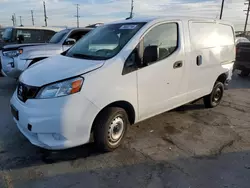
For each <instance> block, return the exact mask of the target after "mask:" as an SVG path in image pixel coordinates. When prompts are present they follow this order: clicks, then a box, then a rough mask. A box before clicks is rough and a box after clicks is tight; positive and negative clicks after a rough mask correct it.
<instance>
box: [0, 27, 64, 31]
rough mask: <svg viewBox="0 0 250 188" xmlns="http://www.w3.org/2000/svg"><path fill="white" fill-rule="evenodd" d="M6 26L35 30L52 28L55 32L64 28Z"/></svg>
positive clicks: (50, 28)
mask: <svg viewBox="0 0 250 188" xmlns="http://www.w3.org/2000/svg"><path fill="white" fill-rule="evenodd" d="M6 28H14V29H37V30H52V31H55V32H58V31H61V30H64V29H65V28H57V27H5V28H4V29H6Z"/></svg>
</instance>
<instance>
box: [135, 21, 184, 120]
mask: <svg viewBox="0 0 250 188" xmlns="http://www.w3.org/2000/svg"><path fill="white" fill-rule="evenodd" d="M181 29H182V24H181V22H170V23H161V24H158V25H156V26H154V27H153V28H152V29H151V30H150V31H149V32H148V33H147V34H146V35H145V36H144V37H143V39H142V41H141V43H142V45H141V47H142V48H143V49H142V50H143V51H145V49H146V48H147V47H150V46H157V48H158V57H157V60H156V61H155V60H154V61H153V62H150V61H151V60H147V59H143V62H147V64H143V66H142V68H140V69H139V70H138V71H137V79H138V80H137V82H138V103H139V118H140V120H143V119H146V118H148V117H152V116H154V115H156V114H160V113H162V112H164V111H166V110H169V109H172V108H174V107H175V106H178V105H180V104H182V103H183V102H184V101H185V100H186V91H187V83H186V81H185V80H188V79H187V78H186V76H185V75H186V74H185V73H186V65H185V58H184V57H185V56H184V48H183V45H182V40H183V38H182V37H183V36H181V35H180V31H181ZM143 53H144V52H143ZM146 57H148V54H146V55H145V54H144V55H143V58H146Z"/></svg>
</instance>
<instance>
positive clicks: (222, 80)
mask: <svg viewBox="0 0 250 188" xmlns="http://www.w3.org/2000/svg"><path fill="white" fill-rule="evenodd" d="M227 77H228V72H224V73H222V74H221V75H219V76H218V78H217V79H216V81H215V83H216V82H218V81H219V82H221V83H223V84H225V82H226V80H227Z"/></svg>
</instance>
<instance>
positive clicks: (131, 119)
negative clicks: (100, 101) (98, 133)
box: [91, 100, 136, 132]
mask: <svg viewBox="0 0 250 188" xmlns="http://www.w3.org/2000/svg"><path fill="white" fill-rule="evenodd" d="M109 107H120V108H122V109H124V110H125V111H126V113H127V115H128V119H129V122H130V124H131V125H133V124H134V123H135V119H136V112H135V109H134V107H133V105H132V104H131V103H130V102H128V101H123V100H120V101H115V102H112V103H110V104H108V105H106V106H105V107H104V108H102V109H101V110H100V111H99V112H98V114H97V115H96V117H95V119H94V121H93V124H92V128H91V132H92V131H93V128H94V127H93V125H94V124H95V121H96V119H97V118H98V117H99V115H100V114H101V113H102V112H103V111H104V110H105V109H107V108H109Z"/></svg>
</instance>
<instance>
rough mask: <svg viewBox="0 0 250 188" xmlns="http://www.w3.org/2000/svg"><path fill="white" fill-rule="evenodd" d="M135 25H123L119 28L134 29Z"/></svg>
mask: <svg viewBox="0 0 250 188" xmlns="http://www.w3.org/2000/svg"><path fill="white" fill-rule="evenodd" d="M136 27H137V25H123V26H121V27H120V29H135V28H136Z"/></svg>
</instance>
